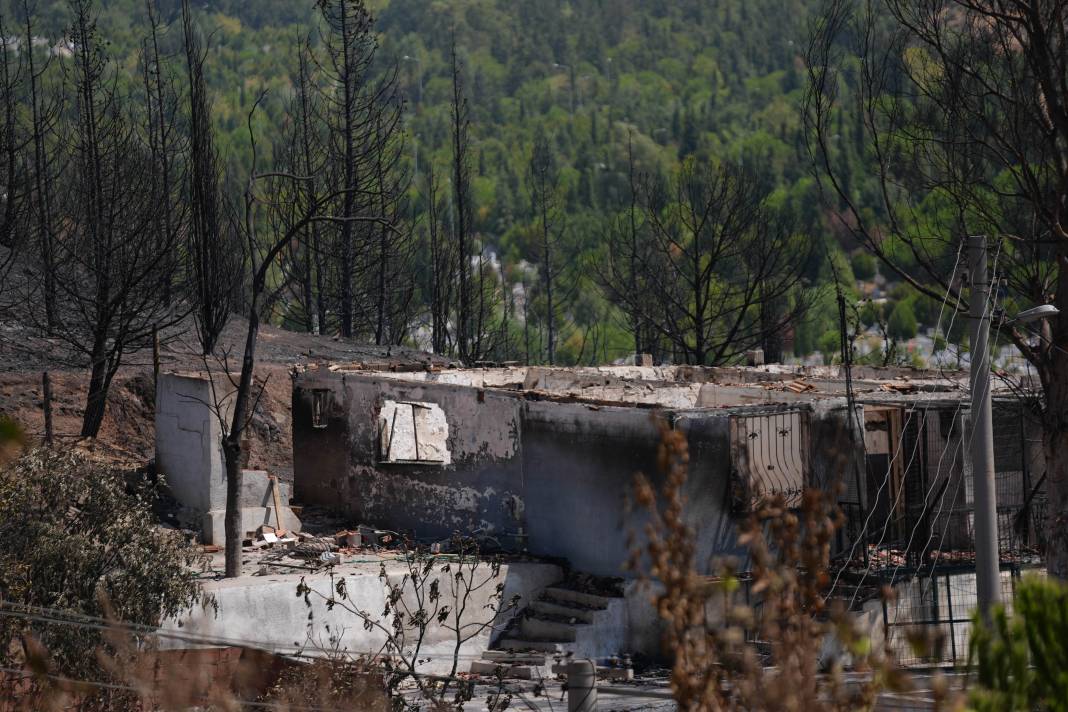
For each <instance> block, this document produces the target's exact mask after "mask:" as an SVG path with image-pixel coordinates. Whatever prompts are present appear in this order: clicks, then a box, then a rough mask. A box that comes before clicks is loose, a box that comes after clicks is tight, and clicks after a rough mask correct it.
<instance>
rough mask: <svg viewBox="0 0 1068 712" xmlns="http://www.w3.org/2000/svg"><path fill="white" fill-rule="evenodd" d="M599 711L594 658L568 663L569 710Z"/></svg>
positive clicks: (576, 711) (575, 711) (574, 711)
mask: <svg viewBox="0 0 1068 712" xmlns="http://www.w3.org/2000/svg"><path fill="white" fill-rule="evenodd" d="M596 711H597V665H596V664H595V663H594V662H593V661H592V660H572V661H571V662H569V663H568V664H567V712H596Z"/></svg>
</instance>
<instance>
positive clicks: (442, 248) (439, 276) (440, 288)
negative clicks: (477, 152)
mask: <svg viewBox="0 0 1068 712" xmlns="http://www.w3.org/2000/svg"><path fill="white" fill-rule="evenodd" d="M424 175H425V176H426V190H425V194H426V195H425V200H426V230H427V233H426V234H427V247H428V252H429V254H430V273H429V277H430V279H429V284H428V289H427V291H428V293H429V297H430V343H431V349H432V350H433V352H434V353H436V354H446V353H449V351H450V350H451V346H452V338H451V337H452V333H451V331H450V329H449V315H450V314H451V313H452V306H453V299H454V298H455V293H454V292H453V288H454V285H455V284H456V276H457V275H456V268H457V259H456V255H455V245H454V243H453V241H452V240H451V239H449V237H450V236H449V232H448V231H447V230H446V229H445V228H444V226H443V225H442V220H441V196H440V195H439V186H438V179H437V175H436V174H435V172H434V164H433V162H429V163H428V164H427V167H426V170H425V171H424ZM449 199H450V198H449V196H446V198H445V200H449Z"/></svg>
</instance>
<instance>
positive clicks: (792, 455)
mask: <svg viewBox="0 0 1068 712" xmlns="http://www.w3.org/2000/svg"><path fill="white" fill-rule="evenodd" d="M807 451H808V412H806V411H800V410H790V411H786V410H784V411H775V412H771V413H754V414H744V415H732V416H731V417H730V455H731V499H732V505H733V508H734V510H735V511H737V512H752V511H754V510H756V509H759V508H760V507H761V506H762V505H763V504H764V503H766V502H767V501H769V500H770V498H771V497H773V496H775V495H782V496H783V497H784V498H785V500H786V506H788V507H799V506H800V505H801V495H802V493H803V491H804V487H805V483H806V481H807V480H806V475H807V472H808V456H807Z"/></svg>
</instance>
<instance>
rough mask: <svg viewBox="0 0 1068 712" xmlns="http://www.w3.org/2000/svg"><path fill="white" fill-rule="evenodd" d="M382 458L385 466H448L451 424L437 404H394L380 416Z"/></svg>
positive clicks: (395, 402)
mask: <svg viewBox="0 0 1068 712" xmlns="http://www.w3.org/2000/svg"><path fill="white" fill-rule="evenodd" d="M378 431H379V458H380V462H383V463H398V464H409V465H448V464H450V463H451V462H452V455H451V453H450V452H449V423H448V421H447V420H446V419H445V411H443V410H442V409H441V406H440V405H438V404H437V403H418V402H414V401H391V400H387V401H385V402H384V403H383V404H382V410H381V411H380V412H379V415H378Z"/></svg>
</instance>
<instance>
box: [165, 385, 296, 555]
mask: <svg viewBox="0 0 1068 712" xmlns="http://www.w3.org/2000/svg"><path fill="white" fill-rule="evenodd" d="M220 381H225V385H221V384H220ZM227 389H230V384H229V381H227V380H226V379H218V378H217V379H216V382H215V386H214V388H213V386H212V383H211V381H210V380H208V378H207V377H206V376H205V375H203V374H177V373H161V374H160V375H159V380H158V382H157V385H156V468H157V470H158V471H159V472H160V473H161V474H162V475H163V477H164V479H165V481H166V483H167V486H168V487H169V489H170V491H171V493H172V494H173V495H174V497H175V499H177V500H178V501H179V502H180V503H181V504H182V505H183V506H184V507H185V508H186V509H187V510H189V514H190V515H191V517H190V518H191V519H193V520H194V521H197V522H199V523H200V531H201V540H202V541H203V542H204V543H205V544H222V543H223V542H224V541H225V538H226V535H225V531H224V528H223V519H224V517H225V513H226V467H225V461H224V458H223V452H222V433H223V431H222V424H221V422H220V419H221V420H223V421H225V420H227V419H228V415H229V413H228V411H229V408H230V405H231V402H232V393H231V390H227ZM275 481H276V482H277V479H276V480H275ZM278 499H279V501H280V502H281V503H282V507H281V515H282V518H281V519H282V526H283V528H285V529H289V530H294V531H299V530H300V526H301V524H300V520H299V519H298V518H297V516H296V515H295V514H294V513H293V511H292V510H291V509H290V508H289V506H288V503H289V499H290V491H289V486H288V485H286V484H284V483H279V493H278ZM241 505H242V508H241V523H242V532H252V531H255V530H256V529H257V528H258V527H259V526H260V525H263V524H269V525H271V526H276V522H277V517H276V516H275V511H274V494H273V492H272V491H271V480H270V479H269V478H268V473H267V472H264V471H262V470H243V471H242V483H241Z"/></svg>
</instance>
